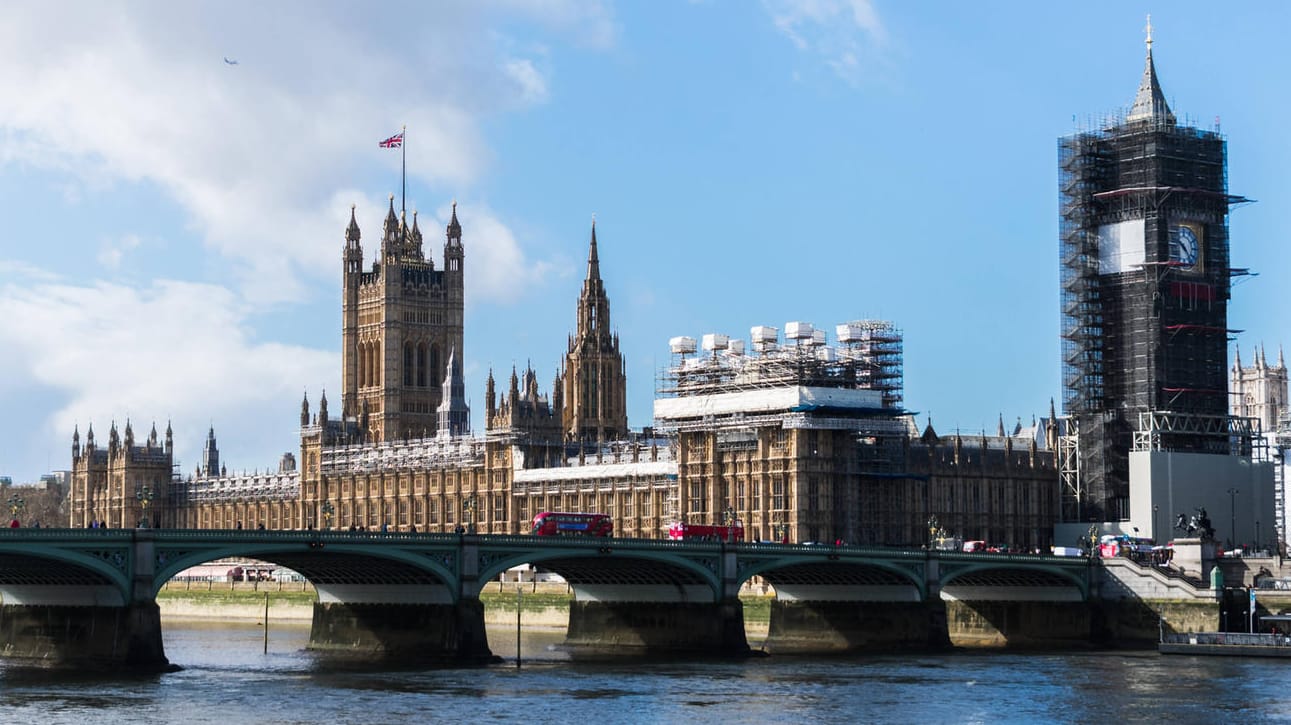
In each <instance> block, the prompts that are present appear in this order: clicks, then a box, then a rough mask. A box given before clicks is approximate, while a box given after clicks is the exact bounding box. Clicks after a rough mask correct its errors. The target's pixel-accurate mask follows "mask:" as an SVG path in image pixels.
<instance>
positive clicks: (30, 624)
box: [0, 529, 176, 671]
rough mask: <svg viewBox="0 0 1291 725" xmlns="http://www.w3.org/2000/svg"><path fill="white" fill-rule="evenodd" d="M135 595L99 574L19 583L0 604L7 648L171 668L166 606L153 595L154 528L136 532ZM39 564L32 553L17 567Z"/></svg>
mask: <svg viewBox="0 0 1291 725" xmlns="http://www.w3.org/2000/svg"><path fill="white" fill-rule="evenodd" d="M128 546H129V549H131V550H132V551H130V556H129V557H125V556H124V554H125V553H126V549H125V547H123V548H122V561H126V560H128V561H129V562H130V565H129V566H126V567H124V568H125V569H126V571H127V572H128V574H129V581H130V585H129V592H128V596H123V592H122V590H121V588H120V586H119V585H114V584H112V583H111V582H109V581H108V580H107V579H104V578H100V577H93V578H92V580H87V581H85V582H81V583H78V584H36V583H15V584H9V585H6V586H5V588H4V601H3V603H2V605H0V642H2V643H3V644H2V646H0V656H2V657H4V658H5V659H7V660H10V661H11V662H16V663H18V664H21V665H27V666H32V667H75V668H82V669H119V668H127V669H130V670H132V671H168V670H172V669H176V668H174V667H173V666H172V665H171V664H170V661H169V660H168V659H166V652H165V647H164V646H163V644H162V637H161V611H160V609H158V607H157V601H156V600H155V599H154V598H153V591H152V579H153V575H154V574H155V569H156V547H155V546H154V532H153V531H152V530H150V529H139V530H136V531H134V532H132V535H131V538H130V543H129V545H128ZM23 566H26V567H39V566H40V564H39V563H34V562H32V561H31V560H27V561H25V562H23V563H21V564H17V565H16V566H14V567H13V568H15V569H16V568H18V567H23Z"/></svg>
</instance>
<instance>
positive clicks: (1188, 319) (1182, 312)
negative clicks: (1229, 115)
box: [1058, 79, 1246, 521]
mask: <svg viewBox="0 0 1291 725" xmlns="http://www.w3.org/2000/svg"><path fill="white" fill-rule="evenodd" d="M1153 82H1154V83H1155V79H1153ZM1225 158H1226V147H1225V141H1224V139H1223V137H1222V136H1221V135H1220V134H1219V133H1218V132H1217V131H1205V130H1200V129H1196V128H1191V127H1186V126H1178V125H1176V123H1175V120H1174V116H1173V115H1172V114H1170V113H1169V112H1168V109H1167V110H1166V111H1165V112H1164V113H1157V114H1154V115H1143V114H1139V115H1137V116H1136V115H1134V114H1131V116H1129V117H1122V118H1118V119H1115V120H1114V121H1113V122H1112V123H1110V124H1109V125H1107V126H1106V127H1104V128H1102V129H1100V130H1094V131H1082V132H1080V133H1077V134H1075V135H1073V136H1070V137H1067V138H1064V139H1061V140H1060V141H1059V145H1058V160H1059V167H1060V182H1059V188H1060V196H1061V221H1060V227H1059V236H1060V239H1059V260H1060V270H1061V273H1060V280H1061V313H1062V363H1063V386H1064V392H1063V408H1064V411H1065V413H1066V414H1067V415H1069V416H1072V417H1073V418H1074V419H1075V420H1076V422H1077V425H1074V426H1073V427H1072V431H1071V441H1069V442H1072V443H1074V442H1076V441H1078V443H1079V445H1078V447H1077V450H1075V451H1074V455H1063V456H1060V461H1061V462H1062V464H1063V466H1064V469H1063V472H1062V477H1063V481H1064V482H1065V483H1064V486H1063V495H1064V500H1063V504H1062V511H1063V516H1064V520H1068V521H1070V520H1073V519H1072V518H1071V516H1079V517H1080V519H1079V520H1085V519H1087V518H1089V517H1094V518H1096V519H1098V520H1117V519H1123V518H1125V517H1127V516H1128V513H1129V512H1128V499H1129V488H1128V487H1129V481H1128V477H1129V465H1128V453H1129V451H1130V449H1131V448H1132V447H1137V446H1138V445H1142V443H1141V442H1140V441H1138V440H1137V437H1138V436H1139V435H1140V434H1142V435H1144V436H1147V437H1148V438H1150V440H1151V445H1152V446H1154V447H1156V448H1158V449H1161V450H1172V451H1190V452H1199V453H1227V452H1228V450H1229V447H1228V446H1227V444H1226V442H1224V441H1222V440H1219V439H1217V438H1216V437H1215V436H1214V435H1212V432H1213V431H1212V430H1211V427H1213V426H1210V424H1200V423H1199V424H1197V425H1188V424H1182V423H1181V424H1178V425H1175V424H1163V422H1165V421H1174V422H1179V421H1187V420H1207V421H1212V419H1218V418H1223V417H1225V416H1226V414H1227V381H1226V378H1225V371H1226V367H1227V343H1228V340H1229V336H1230V335H1232V334H1233V333H1235V332H1236V331H1234V330H1230V329H1229V328H1228V326H1227V320H1228V300H1229V297H1230V288H1231V280H1230V277H1231V276H1233V275H1236V274H1241V273H1244V272H1245V270H1234V269H1231V268H1230V266H1229V243H1228V212H1229V207H1230V206H1231V205H1233V204H1236V203H1240V202H1244V201H1246V200H1245V199H1243V198H1241V197H1236V196H1232V195H1230V194H1228V180H1227V176H1226V173H1227V172H1226V162H1225ZM1143 414H1149V415H1146V417H1144V415H1143ZM1212 422H1213V421H1212ZM1154 423H1159V424H1161V425H1154ZM1145 425H1146V426H1148V427H1147V428H1146V429H1144V428H1143V427H1142V426H1145ZM1214 425H1218V426H1219V427H1221V428H1224V429H1226V430H1232V429H1235V428H1240V427H1241V426H1240V424H1237V423H1233V424H1232V425H1230V424H1229V423H1228V422H1225V423H1223V424H1222V425H1220V424H1214ZM1077 430H1078V431H1079V433H1076V431H1077ZM1221 437H1222V436H1221ZM1221 449H1222V450H1221Z"/></svg>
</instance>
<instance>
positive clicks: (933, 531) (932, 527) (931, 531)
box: [928, 514, 940, 549]
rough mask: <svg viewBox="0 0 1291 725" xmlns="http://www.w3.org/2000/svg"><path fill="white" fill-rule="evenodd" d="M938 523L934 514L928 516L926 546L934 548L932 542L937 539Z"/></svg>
mask: <svg viewBox="0 0 1291 725" xmlns="http://www.w3.org/2000/svg"><path fill="white" fill-rule="evenodd" d="M938 528H940V525H939V524H938V522H937V516H936V514H933V515H932V516H929V517H928V548H929V549H932V548H935V547H934V546H933V543H934V542H935V541H936V540H937V529H938Z"/></svg>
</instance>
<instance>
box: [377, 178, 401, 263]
mask: <svg viewBox="0 0 1291 725" xmlns="http://www.w3.org/2000/svg"><path fill="white" fill-rule="evenodd" d="M402 231H403V229H402V225H401V224H400V223H399V217H398V216H397V215H395V213H394V194H391V195H390V210H389V211H387V212H386V218H385V222H384V223H382V225H381V262H382V263H383V264H386V263H389V261H390V258H391V257H394V256H396V255H398V253H399V244H400V241H401V240H400V236H401V234H402Z"/></svg>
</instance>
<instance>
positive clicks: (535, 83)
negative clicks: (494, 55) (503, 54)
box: [502, 58, 547, 103]
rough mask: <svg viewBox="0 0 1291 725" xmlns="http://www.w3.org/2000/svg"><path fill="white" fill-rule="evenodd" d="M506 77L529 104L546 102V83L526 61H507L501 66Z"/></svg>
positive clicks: (530, 62)
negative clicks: (518, 88) (512, 81)
mask: <svg viewBox="0 0 1291 725" xmlns="http://www.w3.org/2000/svg"><path fill="white" fill-rule="evenodd" d="M502 67H503V68H504V69H505V70H506V72H507V75H509V76H511V79H512V80H514V81H515V83H516V85H517V86H519V87H520V95H521V97H522V98H524V100H525V101H527V102H529V103H542V102H544V101H546V100H547V81H546V79H545V78H543V77H542V74H541V73H539V72H538V70H537V69H536V68H534V67H533V62H532V61H530V60H528V59H519V58H518V59H514V60H509V61H507V62H506V63H504V64H503V66H502Z"/></svg>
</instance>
